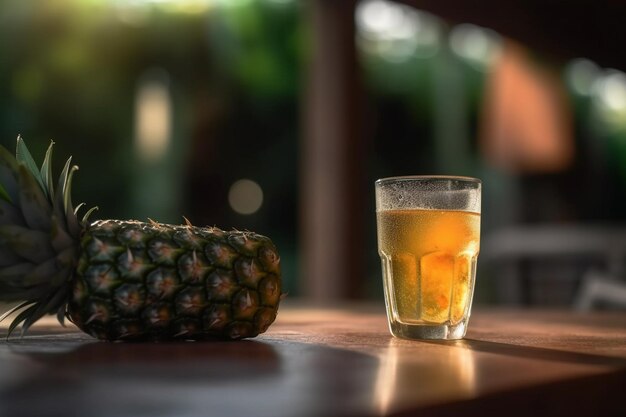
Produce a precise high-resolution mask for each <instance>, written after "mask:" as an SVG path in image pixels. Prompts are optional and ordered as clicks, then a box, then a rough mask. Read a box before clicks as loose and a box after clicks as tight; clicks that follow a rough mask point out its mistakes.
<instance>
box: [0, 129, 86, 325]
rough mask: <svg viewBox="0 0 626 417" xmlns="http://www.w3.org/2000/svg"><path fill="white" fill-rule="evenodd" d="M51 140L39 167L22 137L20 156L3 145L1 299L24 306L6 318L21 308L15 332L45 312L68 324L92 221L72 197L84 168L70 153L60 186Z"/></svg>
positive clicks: (0, 175) (0, 155) (0, 166)
mask: <svg viewBox="0 0 626 417" xmlns="http://www.w3.org/2000/svg"><path fill="white" fill-rule="evenodd" d="M53 147H54V142H51V143H50V146H49V147H48V150H47V151H46V154H45V157H44V160H43V163H42V165H41V167H40V168H38V167H37V164H36V163H35V161H34V159H33V157H32V155H31V153H30V151H29V150H28V148H27V146H26V143H25V142H24V140H23V139H22V138H21V137H20V136H18V137H17V146H16V152H15V157H14V156H13V155H12V154H11V153H10V152H9V151H7V150H6V149H5V148H4V147H2V146H0V301H4V302H19V301H21V303H20V304H18V305H17V306H15V307H13V308H12V309H10V310H9V311H7V312H6V313H5V314H4V315H2V316H0V321H2V320H4V319H6V317H8V316H9V315H10V314H12V313H15V312H18V311H19V314H17V316H16V317H15V319H14V320H13V321H12V323H11V325H10V326H9V335H10V334H11V332H12V331H13V330H14V329H15V328H16V327H17V326H18V325H19V324H20V323H21V324H22V334H23V333H24V332H25V331H26V330H27V329H28V328H29V327H30V326H31V325H32V324H33V323H34V322H36V321H37V320H38V319H40V318H41V317H42V316H44V315H45V314H54V313H56V314H57V317H58V319H59V321H60V322H61V323H62V324H63V319H64V317H65V312H66V304H67V298H68V294H69V282H70V280H71V278H72V276H73V271H74V265H75V263H76V259H77V242H78V240H79V238H80V233H81V230H82V229H83V228H84V227H85V226H86V225H87V222H88V218H89V215H90V214H91V213H92V212H93V211H94V210H95V209H96V207H94V208H92V209H90V210H88V211H87V212H86V214H85V215H84V217H83V218H82V220H80V221H79V220H78V217H77V215H78V211H79V209H80V208H81V207H82V206H83V205H82V204H81V205H79V206H78V207H76V209H74V207H73V205H72V199H71V189H72V178H73V175H74V173H75V172H76V171H77V170H78V167H77V166H72V165H71V161H72V158H71V157H70V158H69V159H68V160H67V162H66V163H65V166H64V167H63V170H62V171H61V175H60V177H59V179H58V181H57V185H56V188H55V187H54V179H53V177H52V150H53Z"/></svg>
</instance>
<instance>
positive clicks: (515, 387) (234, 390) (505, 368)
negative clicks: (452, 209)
mask: <svg viewBox="0 0 626 417" xmlns="http://www.w3.org/2000/svg"><path fill="white" fill-rule="evenodd" d="M5 336H6V326H5V327H3V328H2V329H0V337H3V339H2V341H0V369H1V372H0V415H1V416H4V415H7V416H15V415H20V416H30V415H32V416H63V417H68V416H85V415H89V416H90V417H97V416H116V417H122V416H150V417H159V416H176V417H185V416H226V417H235V416H246V417H249V416H250V417H252V416H268V417H269V416H271V417H280V416H379V415H398V416H402V415H407V416H408V415H420V416H448V415H449V416H453V415H454V416H458V415H459V413H464V414H463V415H465V416H471V415H480V416H484V415H495V414H496V413H506V415H507V417H508V416H518V415H519V416H527V415H531V414H532V415H533V417H537V416H543V415H546V416H548V415H550V416H551V417H553V416H559V415H563V416H565V415H567V416H568V417H570V416H573V415H583V416H592V415H593V416H597V415H616V416H619V415H626V404H625V403H624V394H626V313H624V312H613V313H575V312H568V311H545V310H542V311H537V310H526V311H524V310H506V309H502V310H498V309H490V310H480V309H476V311H475V312H474V314H473V316H472V319H471V321H470V329H469V331H468V334H467V337H466V339H464V340H460V341H448V342H426V341H410V340H403V339H396V338H393V337H391V336H390V334H389V332H388V329H387V324H386V320H385V316H384V309H383V307H382V306H379V305H362V304H356V305H351V306H344V307H342V308H338V307H334V308H331V307H326V308H319V307H318V308H313V307H306V306H304V305H302V303H297V302H295V303H292V304H291V305H286V306H284V307H281V311H280V313H279V317H278V320H277V321H276V323H275V324H274V325H273V326H272V327H271V328H270V329H269V331H268V332H267V333H265V334H263V335H261V336H259V337H257V338H256V339H253V340H246V341H237V342H226V341H221V342H177V343H107V342H99V341H95V340H94V339H92V338H91V337H90V336H87V335H85V334H83V333H80V332H79V331H77V330H76V329H75V328H73V327H67V328H63V327H60V326H59V325H55V324H54V322H53V321H51V320H45V321H44V322H43V323H40V324H37V325H35V327H33V328H32V330H31V331H30V332H29V334H28V335H27V336H24V337H23V338H22V339H20V338H19V337H12V338H11V339H10V340H9V341H8V342H7V341H5V340H4V337H5Z"/></svg>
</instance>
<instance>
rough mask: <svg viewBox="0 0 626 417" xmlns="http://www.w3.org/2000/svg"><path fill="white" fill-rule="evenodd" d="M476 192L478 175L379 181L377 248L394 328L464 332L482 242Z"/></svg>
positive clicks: (438, 335) (416, 335)
mask: <svg viewBox="0 0 626 417" xmlns="http://www.w3.org/2000/svg"><path fill="white" fill-rule="evenodd" d="M480 194H481V181H480V180H478V179H476V178H469V177H453V176H407V177H392V178H383V179H380V180H378V181H376V223H377V231H378V253H379V255H380V258H381V262H382V270H383V286H384V291H385V303H386V306H387V318H388V321H389V329H390V330H391V333H392V334H393V335H394V336H397V337H403V338H409V339H461V338H463V337H464V336H465V332H466V330H467V322H468V319H469V316H470V310H471V307H472V297H473V294H474V281H475V278H476V261H477V258H478V251H479V247H480Z"/></svg>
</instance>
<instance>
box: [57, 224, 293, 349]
mask: <svg viewBox="0 0 626 417" xmlns="http://www.w3.org/2000/svg"><path fill="white" fill-rule="evenodd" d="M78 256H79V257H78V265H77V268H76V273H75V275H74V278H73V281H72V285H71V295H70V300H69V303H68V315H69V318H70V319H71V320H72V322H74V323H75V324H76V325H77V326H78V327H79V328H80V329H82V330H83V331H85V332H86V333H89V334H91V335H93V336H94V337H97V338H99V339H105V340H120V339H121V340H145V339H152V340H167V339H177V338H179V339H193V340H198V339H206V338H226V339H241V338H246V337H254V336H256V335H258V334H259V333H263V332H264V331H265V330H266V329H267V328H268V327H269V325H270V324H271V323H272V322H273V321H274V319H275V318H276V314H277V310H278V305H279V302H280V297H281V290H280V288H281V282H280V260H279V256H278V253H277V251H276V248H275V246H274V245H273V243H272V242H271V241H270V239H268V238H266V237H264V236H261V235H258V234H255V233H251V232H240V231H229V232H227V231H222V230H220V229H217V228H202V227H193V226H173V225H163V224H157V223H143V222H138V221H119V220H104V221H97V222H94V223H92V224H90V225H89V226H87V227H86V228H85V229H84V230H83V232H82V236H81V239H80V248H79V255H78Z"/></svg>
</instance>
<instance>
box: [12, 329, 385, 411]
mask: <svg viewBox="0 0 626 417" xmlns="http://www.w3.org/2000/svg"><path fill="white" fill-rule="evenodd" d="M37 346H39V349H38V348H37ZM45 346H46V341H45V340H29V341H26V343H22V345H21V346H20V345H19V344H18V343H16V344H14V346H13V347H12V349H11V354H5V355H0V368H3V365H4V364H5V363H7V362H9V361H12V362H13V363H18V362H22V363H24V365H26V366H25V368H26V369H25V370H24V371H25V372H24V374H23V375H14V376H13V377H12V378H11V379H10V380H9V381H8V382H9V383H6V381H5V384H4V386H2V385H1V384H0V415H3V416H4V415H7V416H8V415H20V416H23V417H28V416H37V417H57V416H59V417H61V416H62V417H72V416H85V415H89V416H90V417H100V416H116V417H124V416H138V417H143V416H150V417H160V416H176V417H179V416H180V417H182V416H220V417H222V416H224V417H228V416H231V417H232V416H240V415H241V416H244V415H245V416H256V417H262V416H268V417H270V416H271V417H277V416H322V415H337V414H342V413H343V412H344V411H345V410H353V409H355V407H356V408H357V409H359V407H360V408H362V409H367V408H366V406H367V404H368V401H369V400H370V398H371V393H372V390H373V379H374V377H375V375H376V372H377V370H378V360H377V359H376V358H374V357H372V356H370V355H366V354H362V353H358V352H354V351H349V350H344V349H338V348H330V347H326V346H320V345H314V344H305V343H299V342H291V341H280V342H277V341H268V340H260V341H253V340H244V341H235V342H229V341H221V342H217V341H213V342H177V343H132V344H130V343H119V344H118V343H107V342H90V343H87V344H84V343H83V344H78V346H76V347H75V348H74V349H72V350H69V351H65V352H61V353H50V352H46V348H45ZM13 368H14V369H12V370H11V371H12V372H13V373H14V374H18V373H19V370H17V369H15V367H13ZM0 382H2V381H1V379H0ZM338 411H339V412H338ZM360 411H363V410H360Z"/></svg>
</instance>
